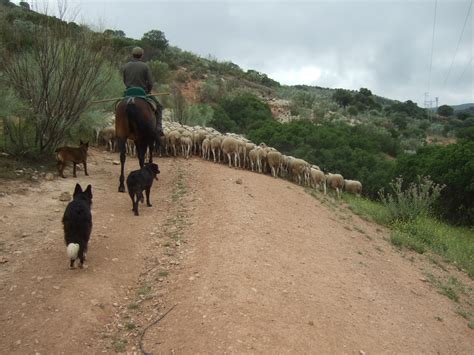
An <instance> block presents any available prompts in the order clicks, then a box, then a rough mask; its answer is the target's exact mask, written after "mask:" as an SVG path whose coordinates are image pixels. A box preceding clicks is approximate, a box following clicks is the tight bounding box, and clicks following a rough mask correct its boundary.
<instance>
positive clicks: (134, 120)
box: [125, 102, 155, 140]
mask: <svg viewBox="0 0 474 355" xmlns="http://www.w3.org/2000/svg"><path fill="white" fill-rule="evenodd" d="M125 113H126V114H127V117H128V125H129V128H130V131H131V132H133V133H135V134H137V135H140V136H142V137H145V139H150V140H152V139H155V128H154V127H153V121H150V120H146V119H145V116H144V115H143V112H142V110H140V108H139V107H138V106H137V105H136V104H135V103H133V102H129V103H128V104H127V106H126V107H125ZM152 119H153V118H152ZM137 129H138V132H137Z"/></svg>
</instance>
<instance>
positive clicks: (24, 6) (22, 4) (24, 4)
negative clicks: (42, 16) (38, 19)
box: [19, 1, 30, 10]
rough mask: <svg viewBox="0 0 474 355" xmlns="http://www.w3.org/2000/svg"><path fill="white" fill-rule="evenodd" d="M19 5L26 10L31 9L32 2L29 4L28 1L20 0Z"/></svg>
mask: <svg viewBox="0 0 474 355" xmlns="http://www.w3.org/2000/svg"><path fill="white" fill-rule="evenodd" d="M19 5H20V6H21V7H22V8H24V9H26V10H30V4H28V3H27V2H26V1H20V3H19Z"/></svg>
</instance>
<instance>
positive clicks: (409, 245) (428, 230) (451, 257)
mask: <svg viewBox="0 0 474 355" xmlns="http://www.w3.org/2000/svg"><path fill="white" fill-rule="evenodd" d="M344 200H345V201H346V202H347V203H348V205H349V208H350V209H351V210H352V211H353V212H354V213H355V214H357V215H359V216H365V217H368V218H370V219H371V220H373V221H374V222H376V223H378V224H381V225H385V226H387V227H389V228H390V229H391V230H392V233H391V236H390V241H391V243H392V244H393V245H395V246H397V247H399V248H406V249H410V250H414V251H416V252H417V253H420V254H423V253H425V252H426V251H428V250H430V251H432V252H434V253H436V254H438V255H441V256H442V257H443V259H444V260H445V261H448V262H450V263H451V264H453V265H455V266H456V267H457V268H458V269H460V270H463V271H465V272H466V273H467V274H468V275H469V276H470V277H471V278H474V257H473V256H474V229H472V228H471V229H470V228H466V227H455V226H451V225H448V224H446V223H443V222H441V221H439V220H437V219H436V218H433V217H427V216H421V217H418V218H415V219H413V220H409V221H406V222H394V223H390V213H389V212H388V209H387V208H386V207H385V206H384V205H382V204H381V203H377V202H374V201H371V200H368V199H364V198H359V197H355V196H351V195H348V194H344Z"/></svg>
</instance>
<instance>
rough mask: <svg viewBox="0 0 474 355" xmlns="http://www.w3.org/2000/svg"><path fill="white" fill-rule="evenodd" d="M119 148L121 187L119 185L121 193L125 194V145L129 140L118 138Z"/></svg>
mask: <svg viewBox="0 0 474 355" xmlns="http://www.w3.org/2000/svg"><path fill="white" fill-rule="evenodd" d="M117 140H118V146H119V149H120V185H119V192H125V185H124V183H123V182H124V180H125V178H124V174H123V170H124V167H125V156H126V155H125V144H126V142H127V139H126V138H125V139H124V138H118V139H117Z"/></svg>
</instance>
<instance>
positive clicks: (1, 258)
mask: <svg viewBox="0 0 474 355" xmlns="http://www.w3.org/2000/svg"><path fill="white" fill-rule="evenodd" d="M5 263H8V259H7V258H6V257H4V256H0V264H5Z"/></svg>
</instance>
